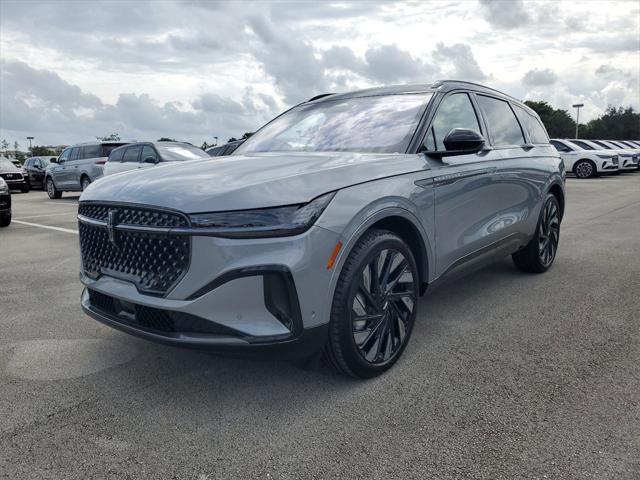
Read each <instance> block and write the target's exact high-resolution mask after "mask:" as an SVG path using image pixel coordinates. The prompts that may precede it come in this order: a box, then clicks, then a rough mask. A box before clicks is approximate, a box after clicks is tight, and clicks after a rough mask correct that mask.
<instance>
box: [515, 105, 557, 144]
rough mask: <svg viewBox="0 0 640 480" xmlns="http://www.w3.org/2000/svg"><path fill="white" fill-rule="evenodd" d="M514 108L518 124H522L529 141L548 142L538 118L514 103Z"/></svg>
mask: <svg viewBox="0 0 640 480" xmlns="http://www.w3.org/2000/svg"><path fill="white" fill-rule="evenodd" d="M515 110H516V114H517V115H518V118H519V119H520V125H522V126H523V127H524V129H525V130H526V131H527V133H528V134H529V142H531V143H549V136H548V135H547V132H546V130H545V129H544V127H543V126H542V124H541V123H540V120H538V119H537V118H536V117H535V116H533V115H531V114H530V113H529V112H527V111H526V110H525V109H524V108H522V107H520V106H518V105H516V109H515Z"/></svg>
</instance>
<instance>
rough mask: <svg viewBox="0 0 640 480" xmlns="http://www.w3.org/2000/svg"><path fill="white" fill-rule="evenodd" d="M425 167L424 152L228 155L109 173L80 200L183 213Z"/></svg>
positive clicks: (265, 203)
mask: <svg viewBox="0 0 640 480" xmlns="http://www.w3.org/2000/svg"><path fill="white" fill-rule="evenodd" d="M427 168H429V167H428V162H427V161H426V159H425V157H424V156H423V155H409V154H368V153H367V154H363V153H345V152H329V153H318V152H313V153H308V152H300V153H298V152H296V153H288V152H287V153H282V152H280V153H278V152H269V153H255V154H250V155H232V156H228V157H212V158H209V159H204V160H193V161H189V162H179V163H173V164H169V165H161V166H157V167H150V168H146V169H144V170H140V169H136V170H133V171H127V172H123V173H118V174H115V175H109V176H107V177H103V178H101V179H99V180H98V181H96V182H94V183H93V184H91V185H90V186H89V188H88V189H87V190H86V191H85V192H84V193H83V194H82V196H81V197H80V201H109V202H123V203H137V204H146V205H154V206H158V207H169V208H174V209H177V210H180V211H183V212H185V213H195V212H207V211H224V210H242V209H249V208H262V207H274V206H279V205H292V204H296V203H304V202H308V201H310V200H312V199H313V198H315V197H317V196H318V195H322V194H323V193H327V192H330V191H333V190H338V189H340V188H344V187H347V186H350V185H354V184H357V183H362V182H367V181H371V180H375V179H379V178H384V177H389V176H393V175H400V174H403V173H408V172H413V171H419V170H423V169H427Z"/></svg>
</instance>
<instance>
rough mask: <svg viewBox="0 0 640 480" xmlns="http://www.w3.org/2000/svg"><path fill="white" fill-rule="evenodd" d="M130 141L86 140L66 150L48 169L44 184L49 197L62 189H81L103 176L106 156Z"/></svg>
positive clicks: (57, 196)
mask: <svg viewBox="0 0 640 480" xmlns="http://www.w3.org/2000/svg"><path fill="white" fill-rule="evenodd" d="M128 143H130V142H87V143H81V144H78V145H73V146H71V147H69V148H67V149H65V150H64V151H63V152H62V153H61V154H60V156H59V157H58V159H57V161H55V162H53V163H51V164H50V165H49V166H48V167H47V170H46V172H45V178H44V186H45V188H46V189H47V194H48V195H49V198H52V199H53V198H60V197H62V192H82V191H84V190H85V189H86V188H87V187H88V186H89V184H90V183H91V182H93V181H95V180H96V179H97V178H99V177H101V176H102V169H103V168H104V164H105V163H106V162H107V158H108V157H109V154H110V153H111V150H113V149H114V148H116V147H119V146H121V145H126V144H128Z"/></svg>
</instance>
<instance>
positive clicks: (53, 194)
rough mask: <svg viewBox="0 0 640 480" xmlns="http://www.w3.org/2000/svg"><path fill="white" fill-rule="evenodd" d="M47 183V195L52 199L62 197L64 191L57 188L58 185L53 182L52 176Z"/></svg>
mask: <svg viewBox="0 0 640 480" xmlns="http://www.w3.org/2000/svg"><path fill="white" fill-rule="evenodd" d="M46 185H47V195H49V198H50V199H51V200H54V199H58V198H62V192H61V191H60V190H58V189H57V188H56V185H55V183H53V180H52V179H51V178H47V181H46Z"/></svg>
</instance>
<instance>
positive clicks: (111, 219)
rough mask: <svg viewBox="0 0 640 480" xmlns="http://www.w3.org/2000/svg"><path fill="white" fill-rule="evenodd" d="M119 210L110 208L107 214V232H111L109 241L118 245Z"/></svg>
mask: <svg viewBox="0 0 640 480" xmlns="http://www.w3.org/2000/svg"><path fill="white" fill-rule="evenodd" d="M117 213H118V212H117V211H116V210H109V213H108V215H107V232H108V234H109V241H110V242H111V243H112V244H113V245H114V246H118V244H117V243H116V228H115V226H116V214H117Z"/></svg>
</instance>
